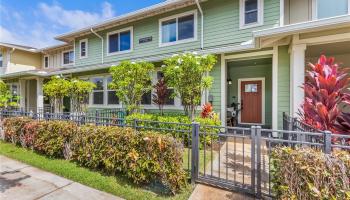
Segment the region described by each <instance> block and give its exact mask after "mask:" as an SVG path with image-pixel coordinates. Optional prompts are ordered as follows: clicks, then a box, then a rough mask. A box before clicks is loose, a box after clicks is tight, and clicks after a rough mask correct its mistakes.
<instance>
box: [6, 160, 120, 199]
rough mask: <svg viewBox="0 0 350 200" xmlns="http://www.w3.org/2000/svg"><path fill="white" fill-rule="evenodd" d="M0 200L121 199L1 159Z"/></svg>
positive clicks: (24, 165)
mask: <svg viewBox="0 0 350 200" xmlns="http://www.w3.org/2000/svg"><path fill="white" fill-rule="evenodd" d="M0 199H1V200H13V199H18V200H34V199H35V200H37V199H40V200H43V199H50V200H58V199H67V200H68V199H69V200H71V199H72V200H74V199H76V200H78V199H84V200H99V199H104V200H112V199H113V200H121V199H122V198H119V197H116V196H113V195H111V194H108V193H105V192H102V191H99V190H96V189H93V188H90V187H87V186H85V185H82V184H80V183H76V182H73V181H70V180H68V179H65V178H62V177H60V176H57V175H54V174H52V173H49V172H45V171H42V170H40V169H37V168H35V167H31V166H29V165H26V164H23V163H20V162H18V161H15V160H12V159H10V158H7V157H5V156H2V155H0Z"/></svg>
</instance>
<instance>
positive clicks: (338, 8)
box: [314, 0, 350, 19]
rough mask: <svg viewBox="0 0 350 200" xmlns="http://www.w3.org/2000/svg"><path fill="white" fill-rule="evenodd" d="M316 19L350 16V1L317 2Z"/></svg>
mask: <svg viewBox="0 0 350 200" xmlns="http://www.w3.org/2000/svg"><path fill="white" fill-rule="evenodd" d="M314 8H315V9H316V10H315V12H314V13H315V15H316V16H314V18H317V19H323V18H329V17H335V16H340V15H346V14H350V0H333V1H331V0H316V5H315V6H314Z"/></svg>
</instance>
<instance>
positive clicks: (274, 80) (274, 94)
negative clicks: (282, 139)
mask: <svg viewBox="0 0 350 200" xmlns="http://www.w3.org/2000/svg"><path fill="white" fill-rule="evenodd" d="M272 129H274V130H277V129H278V46H274V47H273V55H272Z"/></svg>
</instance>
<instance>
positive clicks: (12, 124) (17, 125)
mask: <svg viewBox="0 0 350 200" xmlns="http://www.w3.org/2000/svg"><path fill="white" fill-rule="evenodd" d="M31 121H33V120H32V119H30V118H28V117H11V118H6V119H5V120H4V123H3V126H4V133H5V141H7V142H12V143H14V144H20V137H21V134H22V129H23V127H24V126H25V125H26V124H27V123H29V122H31Z"/></svg>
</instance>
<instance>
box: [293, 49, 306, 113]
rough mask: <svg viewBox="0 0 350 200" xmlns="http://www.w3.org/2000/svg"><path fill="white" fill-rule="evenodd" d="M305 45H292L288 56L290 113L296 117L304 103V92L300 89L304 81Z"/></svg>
mask: <svg viewBox="0 0 350 200" xmlns="http://www.w3.org/2000/svg"><path fill="white" fill-rule="evenodd" d="M305 50H306V44H294V45H293V46H292V48H291V54H290V92H291V95H290V106H291V107H290V113H291V115H292V116H294V117H298V114H297V113H298V109H299V108H300V106H301V105H302V103H303V101H304V97H305V94H304V90H303V89H302V88H300V87H301V86H302V85H303V83H304V81H305Z"/></svg>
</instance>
